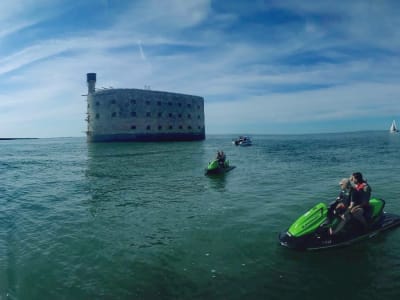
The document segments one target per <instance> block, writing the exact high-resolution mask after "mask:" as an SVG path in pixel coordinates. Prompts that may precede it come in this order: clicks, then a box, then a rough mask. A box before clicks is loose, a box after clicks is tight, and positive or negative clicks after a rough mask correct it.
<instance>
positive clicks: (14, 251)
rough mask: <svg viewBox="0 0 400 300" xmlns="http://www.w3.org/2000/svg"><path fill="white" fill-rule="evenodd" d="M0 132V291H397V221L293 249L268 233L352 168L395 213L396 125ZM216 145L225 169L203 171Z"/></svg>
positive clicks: (271, 294) (23, 294) (307, 295)
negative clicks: (295, 130)
mask: <svg viewBox="0 0 400 300" xmlns="http://www.w3.org/2000/svg"><path fill="white" fill-rule="evenodd" d="M234 137H235V136H208V137H207V139H206V140H205V141H202V142H187V143H115V144H87V143H86V141H85V139H83V138H66V139H39V140H14V141H1V142H0V179H1V186H0V195H1V197H0V201H1V210H0V222H1V229H0V299H295V298H296V299H342V298H343V297H344V298H345V299H400V280H399V279H400V229H395V230H392V231H390V232H387V233H385V234H382V235H380V236H377V237H376V238H374V239H372V240H370V241H366V242H362V243H360V244H356V245H353V246H351V247H347V248H342V249H336V250H329V251H321V252H296V251H292V250H289V249H286V248H283V247H281V246H280V245H279V243H278V240H277V236H278V233H279V232H280V231H283V230H285V229H286V228H287V227H288V226H289V225H290V224H291V223H292V222H293V221H294V220H295V219H296V218H297V217H298V216H299V215H300V214H302V213H303V212H305V211H306V210H308V209H309V208H311V207H312V206H313V205H314V204H315V203H317V202H321V201H323V202H330V201H331V200H332V199H334V198H335V197H336V194H337V193H338V182H339V180H340V179H341V178H342V177H347V176H349V175H350V173H352V172H354V171H361V172H362V173H363V174H364V176H365V177H366V178H367V179H368V182H369V183H370V185H371V186H372V188H373V195H374V196H376V197H382V198H384V199H385V200H386V202H387V204H386V211H389V212H393V213H399V214H400V182H399V180H398V179H399V169H400V156H399V148H400V135H390V134H389V133H387V132H363V133H345V134H326V135H297V136H267V135H264V136H253V140H254V145H253V146H252V147H246V148H241V147H235V146H233V145H232V143H231V140H232V138H234ZM217 150H224V151H225V153H226V154H227V158H228V159H229V160H230V162H231V164H232V165H235V166H236V169H234V170H232V171H231V172H230V173H228V174H226V175H225V176H223V177H214V178H209V177H206V176H204V168H205V166H206V165H207V163H208V161H209V160H211V159H212V158H214V156H215V153H216V151H217Z"/></svg>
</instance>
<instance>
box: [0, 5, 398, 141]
mask: <svg viewBox="0 0 400 300" xmlns="http://www.w3.org/2000/svg"><path fill="white" fill-rule="evenodd" d="M399 15H400V2H399V1H397V0H393V1H389V0H380V1H375V0H352V1H336V0H335V1H313V0H310V1H308V0H303V1H296V0H286V1H279V0H253V1H247V0H242V1H239V0H236V1H235V0H218V1H214V0H163V1H161V0H137V1H132V0H131V1H128V0H126V1H125V0H113V1H112V0H86V1H70V0H65V1H64V0H12V1H10V0H3V1H1V2H0V137H3V138H4V137H16V138H21V137H39V138H40V137H43V138H45V137H74V136H84V135H85V133H84V132H85V130H86V122H85V117H86V97H84V96H82V95H84V94H86V93H87V84H86V73H90V72H94V73H97V87H99V88H101V87H110V86H112V87H114V88H144V87H145V86H150V87H151V89H152V90H158V91H170V92H177V93H185V94H191V95H198V96H202V97H204V101H205V123H206V134H233V133H237V134H304V133H325V132H344V131H362V130H388V129H389V126H390V124H391V122H392V120H393V119H397V120H398V123H400V105H399V100H400V84H399V79H400V56H399V55H400V30H399V28H400V18H399V17H398V16H399Z"/></svg>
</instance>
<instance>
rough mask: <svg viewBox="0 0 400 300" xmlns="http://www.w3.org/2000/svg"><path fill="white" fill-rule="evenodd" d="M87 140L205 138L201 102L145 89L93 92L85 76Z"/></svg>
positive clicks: (93, 79) (92, 76)
mask: <svg viewBox="0 0 400 300" xmlns="http://www.w3.org/2000/svg"><path fill="white" fill-rule="evenodd" d="M87 84H88V95H87V118H86V121H87V132H86V135H87V140H88V141H89V142H114V141H193V140H204V139H205V126H204V99H203V98H202V97H199V96H192V95H184V94H178V93H170V92H161V91H152V90H146V89H114V88H110V89H101V90H99V89H96V87H95V86H96V73H88V74H87Z"/></svg>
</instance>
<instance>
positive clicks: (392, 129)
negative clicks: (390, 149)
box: [390, 120, 399, 132]
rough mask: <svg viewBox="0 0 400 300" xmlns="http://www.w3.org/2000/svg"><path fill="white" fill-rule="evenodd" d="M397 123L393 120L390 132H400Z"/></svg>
mask: <svg viewBox="0 0 400 300" xmlns="http://www.w3.org/2000/svg"><path fill="white" fill-rule="evenodd" d="M398 131H399V130H398V129H397V125H396V121H395V120H393V122H392V125H391V126H390V132H398Z"/></svg>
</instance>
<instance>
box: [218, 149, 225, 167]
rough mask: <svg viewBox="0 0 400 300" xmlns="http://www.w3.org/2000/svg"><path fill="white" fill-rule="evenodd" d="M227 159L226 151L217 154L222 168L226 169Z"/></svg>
mask: <svg viewBox="0 0 400 300" xmlns="http://www.w3.org/2000/svg"><path fill="white" fill-rule="evenodd" d="M225 159H226V157H225V153H224V151H218V152H217V160H218V164H219V165H220V166H221V167H224V166H225Z"/></svg>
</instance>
